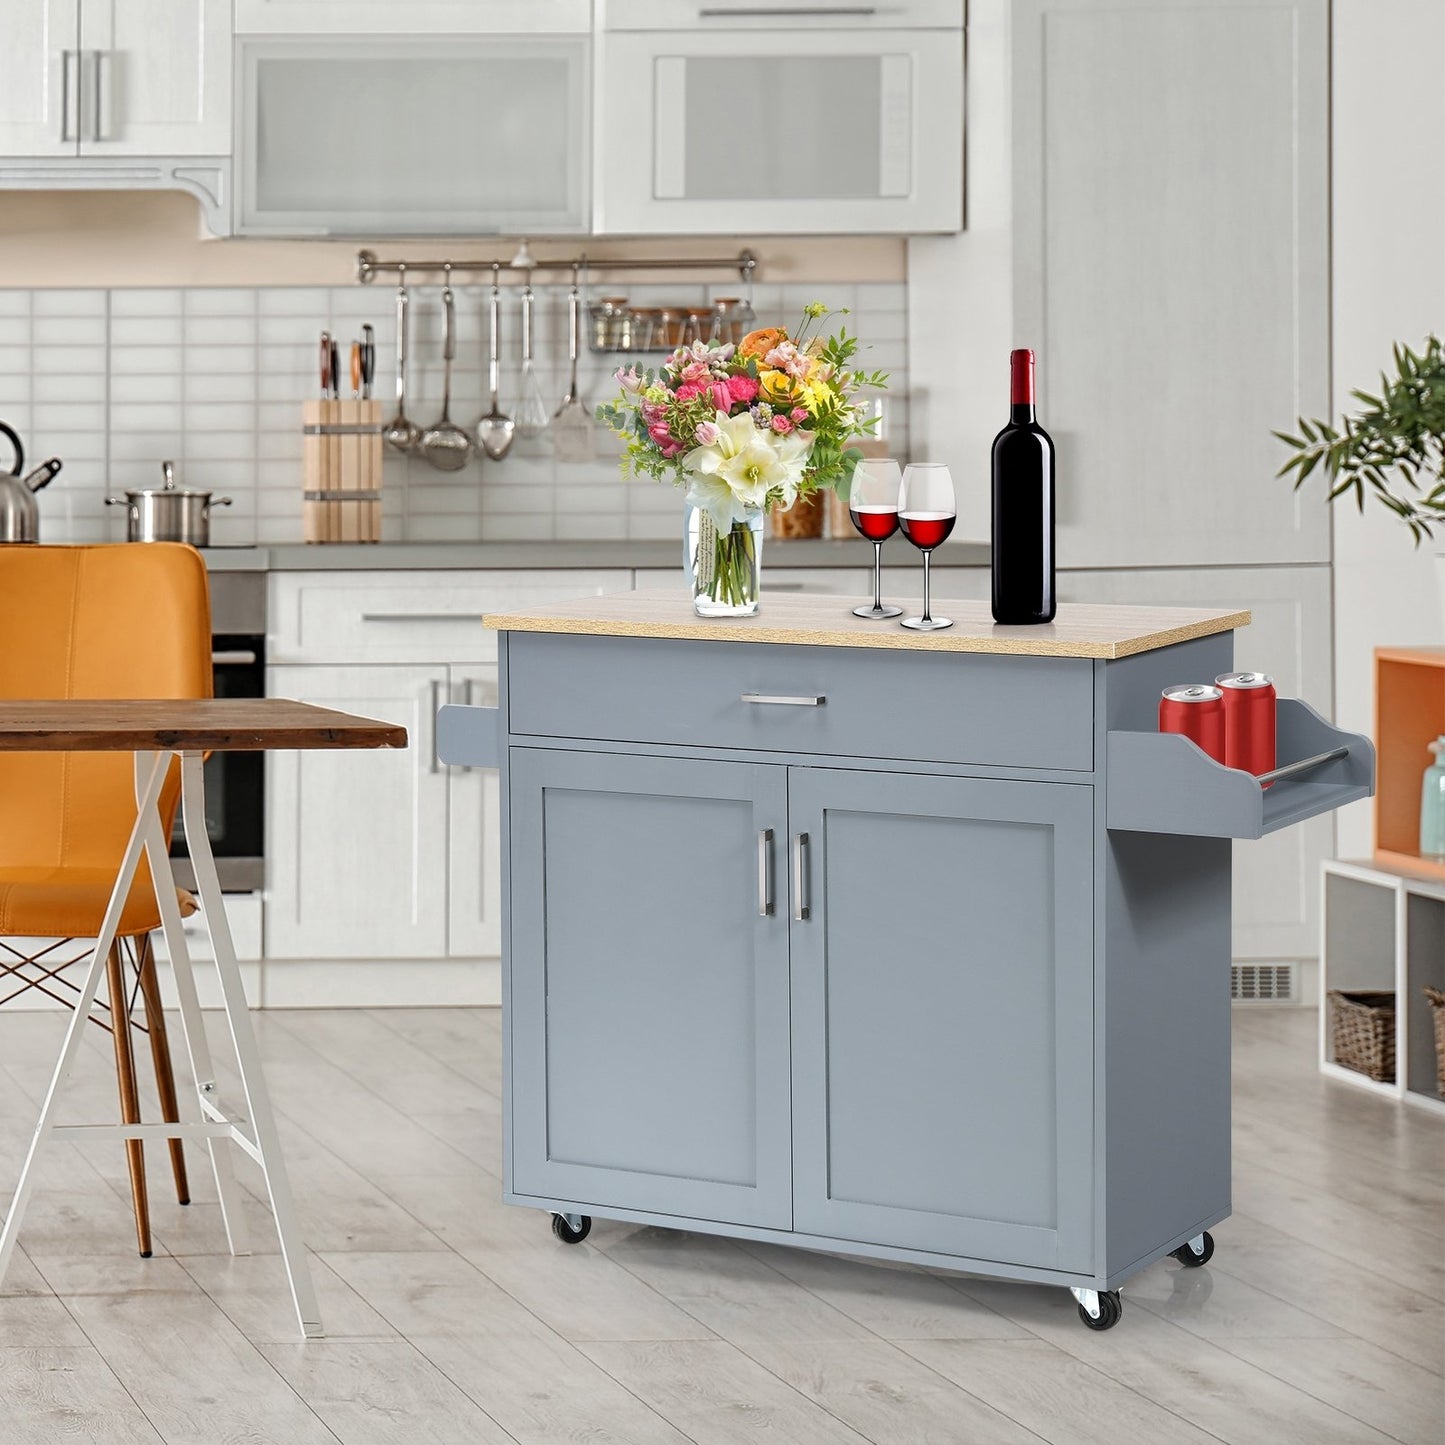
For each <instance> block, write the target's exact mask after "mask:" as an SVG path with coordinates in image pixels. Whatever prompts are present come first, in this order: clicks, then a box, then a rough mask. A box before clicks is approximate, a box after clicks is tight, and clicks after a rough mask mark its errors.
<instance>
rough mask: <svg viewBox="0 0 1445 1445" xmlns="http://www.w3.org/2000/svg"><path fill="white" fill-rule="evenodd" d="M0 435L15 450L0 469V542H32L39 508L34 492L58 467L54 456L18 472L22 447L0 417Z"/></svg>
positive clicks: (36, 532) (37, 528)
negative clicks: (5, 469) (10, 460)
mask: <svg viewBox="0 0 1445 1445" xmlns="http://www.w3.org/2000/svg"><path fill="white" fill-rule="evenodd" d="M0 436H3V437H5V439H6V440H7V441H8V442H9V443H10V446H11V448H12V449H13V451H14V453H15V458H14V461H13V463H12V464H11V467H10V471H9V473H8V474H6V473H4V472H0V542H34V541H37V540H38V539H39V536H40V508H39V507H38V506H37V505H36V502H35V493H36V492H38V491H39V490H40V489H41V487H43V486H45V485H46V484H47V483H49V482H50V481H51V480H52V478H54V476H55V475H56V473H58V472H59V471H60V462H59V460H58V458H56V457H51V459H50V460H49V461H48V462H42V463H41V465H40V466H38V467H36V468H35V470H34V471H33V472H31V473H30V474H29V475H28V476H26V477H22V476H21V475H20V473H21V472H22V471H23V470H24V467H25V448H24V447H23V446H21V444H20V438H19V437H18V436H16V435H15V433H14V431H13V430H11V428H10V427H8V426H6V425H5V423H4V422H3V421H0Z"/></svg>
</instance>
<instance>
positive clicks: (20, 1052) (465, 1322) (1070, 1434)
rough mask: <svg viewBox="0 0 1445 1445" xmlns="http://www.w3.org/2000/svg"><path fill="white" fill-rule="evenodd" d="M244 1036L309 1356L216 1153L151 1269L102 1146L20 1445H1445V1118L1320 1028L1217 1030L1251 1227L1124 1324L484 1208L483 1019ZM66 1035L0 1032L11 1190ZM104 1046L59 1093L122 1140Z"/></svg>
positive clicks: (27, 1025) (20, 1309)
mask: <svg viewBox="0 0 1445 1445" xmlns="http://www.w3.org/2000/svg"><path fill="white" fill-rule="evenodd" d="M258 1023H259V1025H260V1029H261V1036H262V1047H263V1050H264V1053H265V1055H266V1058H267V1063H268V1069H269V1075H270V1079H271V1082H272V1087H273V1090H274V1093H275V1096H276V1100H277V1103H278V1106H279V1108H280V1109H281V1111H282V1113H283V1116H284V1117H283V1131H284V1137H285V1140H286V1144H287V1147H288V1150H289V1157H290V1161H291V1167H292V1172H293V1179H294V1181H295V1184H296V1188H297V1193H298V1195H299V1197H300V1207H301V1213H302V1218H303V1224H304V1228H305V1232H306V1236H307V1239H308V1242H309V1243H310V1245H311V1247H312V1248H313V1249H314V1250H315V1252H316V1254H315V1270H316V1275H317V1284H318V1288H319V1291H320V1295H321V1305H322V1312H323V1316H324V1319H325V1322H326V1325H327V1329H328V1331H329V1334H328V1337H327V1338H326V1339H325V1340H321V1341H313V1342H311V1343H308V1344H302V1343H301V1342H300V1341H299V1340H298V1338H297V1335H296V1332H295V1323H294V1319H293V1317H292V1314H291V1311H290V1304H289V1299H288V1296H287V1294H286V1290H285V1284H284V1280H283V1276H282V1271H281V1267H280V1261H279V1257H278V1256H277V1255H276V1254H275V1253H263V1254H258V1255H256V1256H254V1257H251V1258H246V1259H231V1258H230V1257H229V1256H227V1255H226V1254H225V1253H224V1246H223V1243H222V1239H221V1234H220V1221H219V1218H218V1216H217V1209H216V1205H215V1204H214V1202H208V1201H214V1197H215V1196H214V1189H213V1186H212V1185H211V1181H210V1180H209V1178H208V1176H207V1173H206V1171H205V1169H204V1167H203V1156H202V1155H201V1154H200V1153H199V1152H197V1153H195V1154H193V1155H192V1177H193V1181H194V1190H195V1194H196V1198H197V1202H196V1203H195V1204H193V1205H192V1206H191V1207H190V1208H188V1209H181V1208H179V1207H177V1205H176V1204H175V1202H174V1196H173V1195H168V1194H167V1187H166V1186H167V1175H166V1164H165V1155H164V1151H163V1150H161V1149H160V1148H158V1147H152V1149H151V1161H150V1162H151V1182H152V1193H153V1198H154V1200H155V1223H156V1231H157V1253H156V1257H155V1258H153V1259H150V1260H142V1259H139V1258H138V1257H137V1256H136V1253H135V1247H134V1237H133V1234H132V1227H131V1220H130V1210H129V1203H128V1189H127V1185H126V1178H125V1170H124V1163H123V1159H122V1151H121V1149H120V1148H119V1146H118V1145H97V1144H88V1145H84V1146H81V1145H65V1146H57V1147H56V1148H55V1149H54V1150H53V1152H51V1153H50V1154H49V1155H48V1156H47V1158H46V1160H45V1163H44V1167H43V1175H42V1180H41V1191H40V1193H38V1194H37V1196H36V1198H35V1201H34V1203H33V1204H32V1207H31V1210H30V1214H29V1217H28V1219H27V1221H26V1226H25V1229H24V1232H23V1233H22V1236H21V1244H22V1248H23V1254H21V1255H20V1256H18V1257H17V1259H16V1262H15V1265H14V1267H13V1269H12V1272H11V1275H10V1278H9V1279H8V1280H7V1281H6V1282H5V1284H4V1287H3V1289H0V1440H3V1441H4V1445H32V1442H34V1445H42V1442H43V1445H53V1442H59V1441H67V1442H74V1441H96V1442H101V1445H129V1442H140V1441H148V1442H156V1441H168V1442H172V1445H178V1442H182V1441H185V1442H196V1445H217V1442H230V1441H236V1442H240V1441H244V1442H247V1445H259V1442H263V1441H275V1442H278V1445H312V1442H335V1441H346V1442H349V1445H382V1442H386V1445H391V1442H395V1445H450V1442H457V1445H461V1442H466V1445H478V1442H481V1445H488V1442H505V1441H519V1442H523V1445H544V1442H548V1445H550V1442H579V1441H586V1442H588V1445H609V1442H616V1445H666V1442H671V1445H676V1442H683V1441H694V1442H697V1445H731V1442H735V1441H737V1442H751V1441H776V1442H778V1445H813V1442H828V1445H832V1442H844V1441H851V1442H860V1441H873V1442H875V1445H914V1442H918V1445H925V1442H926V1445H992V1442H999V1445H1013V1442H1026V1441H1039V1440H1046V1441H1052V1442H1055V1445H1075V1442H1080V1445H1083V1442H1091V1445H1092V1442H1100V1445H1103V1442H1109V1445H1114V1442H1123V1445H1135V1442H1137V1445H1174V1442H1178V1445H1186V1442H1191V1445H1192V1442H1207V1441H1229V1442H1237V1445H1335V1442H1337V1445H1368V1442H1374V1441H1387V1440H1396V1441H1406V1442H1414V1445H1440V1442H1441V1441H1442V1440H1445V1424H1442V1422H1445V1379H1442V1374H1445V1202H1442V1201H1445V1122H1442V1121H1441V1120H1440V1119H1438V1118H1436V1117H1427V1116H1425V1115H1424V1114H1423V1113H1422V1112H1420V1111H1417V1110H1408V1109H1400V1108H1397V1107H1393V1106H1390V1105H1388V1104H1386V1103H1385V1102H1384V1101H1381V1100H1377V1099H1375V1098H1371V1097H1367V1096H1365V1095H1363V1094H1361V1093H1358V1092H1356V1091H1354V1090H1351V1089H1349V1088H1348V1087H1347V1086H1344V1085H1340V1084H1332V1083H1326V1082H1325V1081H1323V1080H1321V1079H1320V1078H1319V1077H1318V1076H1317V1075H1316V1074H1315V1072H1314V1070H1313V1068H1312V1065H1311V1059H1312V1057H1313V1049H1314V1035H1313V1029H1314V1015H1313V1014H1312V1013H1307V1012H1295V1011H1290V1012H1285V1011H1278V1012H1276V1011H1266V1010H1259V1011H1256V1012H1253V1013H1242V1012H1239V1011H1236V1014H1235V1046H1236V1054H1235V1100H1236V1116H1235V1151H1234V1157H1235V1183H1234V1202H1235V1208H1236V1211H1237V1212H1236V1213H1235V1215H1234V1217H1233V1218H1232V1219H1230V1220H1228V1221H1226V1222H1225V1223H1224V1224H1223V1225H1221V1226H1220V1227H1219V1228H1218V1229H1217V1230H1216V1231H1215V1236H1216V1240H1217V1243H1218V1251H1217V1253H1216V1255H1215V1258H1214V1262H1213V1263H1212V1264H1211V1265H1209V1266H1207V1267H1205V1268H1203V1269H1199V1270H1191V1271H1187V1272H1186V1271H1184V1270H1181V1269H1180V1268H1179V1266H1178V1265H1176V1264H1175V1263H1174V1262H1173V1261H1172V1260H1168V1261H1165V1262H1163V1263H1160V1264H1156V1265H1154V1266H1153V1267H1152V1268H1150V1269H1148V1270H1146V1271H1145V1272H1144V1273H1143V1274H1141V1275H1139V1276H1138V1277H1137V1278H1135V1279H1134V1280H1132V1281H1131V1282H1130V1283H1129V1284H1128V1285H1127V1286H1126V1289H1125V1296H1124V1299H1125V1305H1124V1317H1123V1320H1122V1322H1121V1323H1120V1324H1119V1325H1118V1326H1117V1327H1116V1328H1115V1329H1114V1330H1112V1331H1110V1332H1109V1333H1107V1334H1094V1333H1091V1332H1090V1331H1088V1330H1086V1329H1084V1328H1083V1326H1082V1325H1081V1324H1080V1322H1079V1320H1078V1317H1077V1315H1076V1312H1075V1309H1074V1306H1073V1304H1072V1302H1071V1301H1070V1300H1069V1298H1068V1296H1067V1295H1066V1294H1065V1293H1064V1291H1062V1290H1061V1289H1057V1288H1048V1289H1046V1288H1038V1287H1033V1286H1022V1285H1004V1284H993V1283H988V1282H986V1281H980V1280H974V1279H969V1278H965V1277H961V1276H950V1275H943V1274H939V1273H926V1272H921V1271H914V1270H908V1269H901V1268H896V1267H881V1266H876V1265H869V1264H863V1263H856V1262H849V1261H845V1260H841V1259H836V1258H833V1257H831V1256H823V1255H814V1254H808V1253H804V1252H801V1251H791V1250H787V1249H782V1248H775V1247H764V1246H754V1245H747V1246H744V1245H737V1244H732V1243H728V1242H722V1241H718V1240H715V1239H709V1238H704V1237H702V1236H698V1235H690V1234H682V1233H674V1232H670V1231H664V1230H658V1229H650V1228H640V1227H636V1226H631V1225H620V1224H611V1223H608V1222H606V1221H598V1223H597V1225H596V1227H595V1228H594V1230H593V1233H592V1236H591V1238H590V1239H589V1240H588V1241H587V1242H586V1243H585V1244H583V1245H581V1246H577V1247H567V1246H564V1245H561V1244H559V1243H557V1242H556V1241H555V1240H554V1239H553V1237H552V1234H551V1231H550V1229H549V1227H548V1220H547V1217H546V1216H545V1215H541V1214H537V1213H534V1212H532V1211H530V1210H521V1209H514V1208H510V1207H508V1206H505V1205H503V1204H501V1203H500V1202H499V1200H498V1196H499V1193H500V1184H499V1180H498V1171H499V1160H500V1132H499V1112H500V1105H499V1099H498V1095H499V1088H500V1069H499V1032H498V1019H497V1016H496V1014H495V1013H492V1012H490V1011H459V1010H447V1011H442V1010H436V1011H429V1010H411V1011H387V1012H370V1013H368V1012H340V1011H338V1012H307V1013H299V1012H298V1013H271V1014H267V1015H263V1016H261V1017H260V1018H259V1020H258ZM61 1025H62V1020H61V1018H60V1016H58V1015H38V1014H13V1013H10V1014H5V1015H0V1180H5V1181H9V1180H12V1179H14V1177H15V1176H16V1174H17V1172H18V1169H19V1163H20V1157H21V1150H22V1148H23V1147H24V1144H25V1142H26V1140H27V1137H28V1133H29V1130H30V1127H31V1125H32V1123H33V1120H34V1115H35V1110H36V1107H37V1102H38V1098H39V1095H40V1093H41V1090H42V1088H43V1085H44V1083H45V1081H46V1078H47V1076H48V1071H49V1066H50V1063H51V1062H52V1061H53V1059H54V1056H55V1052H56V1049H57V1045H58V1037H59V1032H58V1031H59V1029H60V1027H61ZM91 1033H92V1034H93V1035H94V1037H93V1039H92V1040H91V1041H90V1047H89V1049H88V1052H87V1055H86V1058H85V1061H84V1065H83V1068H82V1070H81V1072H80V1075H79V1077H78V1078H77V1081H76V1085H75V1090H74V1095H73V1098H74V1100H75V1101H76V1102H77V1103H79V1104H81V1105H82V1106H83V1107H84V1108H85V1109H87V1110H88V1117H89V1118H90V1119H91V1120H102V1119H109V1118H112V1117H114V1075H113V1071H112V1069H111V1064H110V1054H109V1040H108V1038H107V1037H106V1036H105V1035H104V1034H102V1033H101V1032H100V1031H99V1030H96V1029H93V1030H91ZM223 1092H224V1090H223ZM73 1117H79V1113H78V1112H77V1114H76V1115H75V1116H73ZM245 1177H246V1180H247V1183H248V1187H250V1188H251V1189H252V1190H253V1191H255V1190H256V1189H257V1188H258V1185H257V1180H256V1179H255V1177H253V1174H252V1173H251V1172H250V1171H249V1169H248V1172H247V1174H246V1176H245ZM3 1197H4V1195H3V1194H0V1198H3ZM254 1216H255V1218H254V1224H255V1228H256V1234H257V1240H258V1248H265V1249H267V1250H274V1235H271V1234H270V1231H269V1225H268V1223H267V1216H266V1215H265V1213H264V1211H263V1209H262V1208H261V1206H260V1205H259V1204H255V1205H254Z"/></svg>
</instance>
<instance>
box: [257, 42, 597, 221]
mask: <svg viewBox="0 0 1445 1445" xmlns="http://www.w3.org/2000/svg"><path fill="white" fill-rule="evenodd" d="M588 56H589V41H588V39H587V37H585V36H570V35H533V36H527V37H513V36H485V37H482V36H472V37H449V38H446V39H438V38H428V37H426V36H412V35H408V36H406V37H396V38H381V37H376V38H367V37H356V36H347V37H338V38H331V39H325V40H322V39H316V38H309V37H308V38H303V37H296V38H258V37H250V36H242V37H241V38H240V40H239V42H238V75H239V78H240V79H239V84H240V87H241V95H240V107H239V110H240V120H239V125H240V130H239V132H238V134H237V137H236V176H237V189H238V193H239V194H238V214H237V226H236V228H237V230H238V232H241V233H244V234H250V235H338V236H345V235H361V234H383V235H449V234H466V235H477V234H487V233H509V234H515V233H517V232H526V233H528V234H545V233H549V232H552V233H555V232H569V231H570V232H577V231H585V230H586V227H587V215H588V197H589V191H588V173H587V135H588V129H589V118H590V117H589V105H590V100H589V97H590V81H589V75H588Z"/></svg>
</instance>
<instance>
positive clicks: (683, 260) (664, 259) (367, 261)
mask: <svg viewBox="0 0 1445 1445" xmlns="http://www.w3.org/2000/svg"><path fill="white" fill-rule="evenodd" d="M757 268H758V258H757V257H756V256H755V255H754V254H753V253H752V252H751V251H748V250H742V251H739V252H738V253H737V255H735V256H696V257H692V256H689V257H683V256H656V257H647V258H644V257H633V256H628V257H607V258H604V257H590V256H588V255H587V254H586V253H585V252H584V253H582V254H580V255H578V256H575V257H571V258H549V259H544V260H537V259H535V258H534V257H533V256H532V255H531V253H530V252H529V251H528V250H527V247H526V244H525V242H524V243H523V245H522V246H521V247H520V249H519V250H518V251H517V253H516V254H515V255H514V256H511V257H506V258H488V259H487V260H474V259H466V260H460V261H452V260H447V259H443V260H440V261H400V260H392V261H383V260H381V259H379V258H378V257H377V255H376V253H375V252H374V251H358V252H357V253H356V279H357V280H358V281H359V282H361V284H362V285H363V286H365V285H368V284H369V283H370V282H372V281H375V280H376V278H377V277H378V276H382V275H395V276H406V277H412V278H415V277H418V276H422V275H426V274H427V273H429V272H435V273H436V274H437V275H439V276H445V275H450V276H456V275H457V274H458V273H460V272H465V271H475V272H479V273H484V274H486V275H495V274H498V273H500V272H503V271H520V272H524V273H531V272H533V271H570V272H571V273H572V278H573V281H574V282H575V281H577V280H578V279H579V278H581V277H585V276H588V275H591V274H595V273H598V272H606V271H728V270H735V271H736V272H737V273H738V275H739V277H741V279H742V280H744V281H746V282H748V283H749V284H751V283H752V282H753V281H754V280H755V279H756V275H755V273H756V271H757Z"/></svg>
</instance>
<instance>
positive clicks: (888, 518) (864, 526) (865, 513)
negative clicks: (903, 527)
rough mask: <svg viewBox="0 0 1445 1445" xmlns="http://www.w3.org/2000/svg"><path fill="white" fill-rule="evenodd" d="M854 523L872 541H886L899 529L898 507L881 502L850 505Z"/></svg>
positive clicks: (850, 513)
mask: <svg viewBox="0 0 1445 1445" xmlns="http://www.w3.org/2000/svg"><path fill="white" fill-rule="evenodd" d="M848 515H849V516H850V517H851V518H852V519H853V525H854V526H855V527H856V528H857V529H858V530H859V531H860V532H861V533H862V534H863V535H864V536H865V537H867V539H868V540H869V541H870V542H886V541H887V540H888V539H889V538H890V537H891V536H892V535H893V534H894V533H895V532H896V531H897V530H898V508H897V506H895V505H892V504H889V505H884V504H883V503H881V502H875V503H872V504H864V505H863V506H858V507H850V508H849V510H848Z"/></svg>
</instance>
